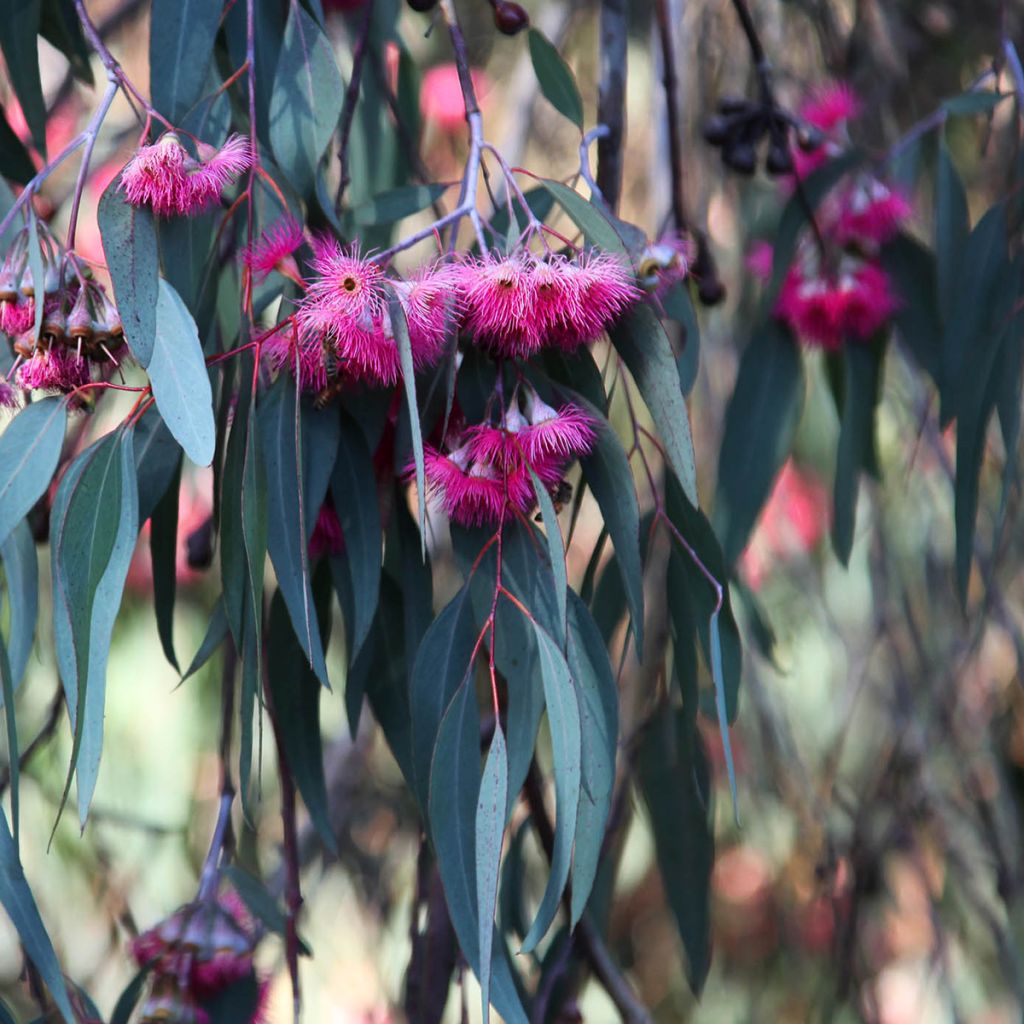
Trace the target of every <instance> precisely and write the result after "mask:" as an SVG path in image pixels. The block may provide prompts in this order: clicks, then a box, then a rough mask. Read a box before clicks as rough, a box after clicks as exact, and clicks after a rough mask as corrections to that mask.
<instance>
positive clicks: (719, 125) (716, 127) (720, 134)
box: [704, 114, 734, 146]
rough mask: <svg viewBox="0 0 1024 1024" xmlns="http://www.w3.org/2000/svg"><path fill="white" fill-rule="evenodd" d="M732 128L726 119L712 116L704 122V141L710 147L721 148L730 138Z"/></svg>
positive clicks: (716, 115)
mask: <svg viewBox="0 0 1024 1024" xmlns="http://www.w3.org/2000/svg"><path fill="white" fill-rule="evenodd" d="M733 128H734V125H733V123H732V122H731V121H730V120H729V119H728V118H726V117H722V116H721V115H720V114H713V115H712V116H711V117H709V118H708V119H707V120H706V121H705V122H704V141H705V142H707V143H708V144H710V145H712V146H721V145H723V144H724V143H725V142H726V141H728V139H729V138H730V137H731V135H732V133H733Z"/></svg>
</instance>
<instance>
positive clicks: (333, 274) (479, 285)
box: [251, 228, 687, 394]
mask: <svg viewBox="0 0 1024 1024" xmlns="http://www.w3.org/2000/svg"><path fill="white" fill-rule="evenodd" d="M301 241H302V237H301V231H293V230H289V229H286V228H279V229H275V232H273V233H272V234H271V235H268V236H265V237H264V239H262V240H260V241H259V242H258V243H257V244H256V246H254V249H253V252H254V253H256V254H258V255H259V258H258V259H257V258H256V257H255V256H254V257H252V263H251V265H252V266H253V267H254V268H255V267H257V266H258V267H259V268H260V269H262V270H265V269H266V268H268V267H272V266H276V267H277V268H278V269H280V268H281V266H282V261H284V260H286V259H290V258H291V257H290V252H293V251H294V250H295V249H296V248H298V246H299V244H301ZM673 244H675V243H673ZM680 245H681V243H680ZM667 246H668V243H666V246H663V247H661V248H659V249H658V250H657V253H655V255H654V256H653V257H652V259H653V262H651V267H650V268H649V272H650V274H652V275H654V276H655V277H658V276H659V275H668V277H670V278H672V279H678V278H679V277H680V276H682V275H683V274H685V271H686V266H687V257H686V254H685V247H682V248H674V249H672V251H671V252H669V251H668V247H667ZM649 262H650V261H649ZM655 264H657V266H655ZM311 269H312V274H311V280H310V281H309V283H308V284H307V285H306V290H305V295H304V296H303V298H302V300H301V301H300V303H299V306H298V309H297V311H296V313H295V316H294V318H293V322H288V323H286V324H285V325H284V326H283V327H282V328H281V329H280V330H279V331H278V332H277V333H276V334H275V335H273V336H272V337H271V338H269V339H267V340H266V341H265V342H264V344H263V353H264V355H265V356H266V358H267V360H268V361H269V363H270V366H271V368H272V369H273V370H275V371H277V370H282V369H287V370H289V371H290V372H291V373H293V374H295V375H296V376H297V377H298V378H299V382H300V386H301V387H303V388H304V389H305V390H307V391H312V392H316V393H320V394H324V393H330V392H331V391H332V389H333V388H334V387H335V385H336V384H337V382H338V381H360V382H363V383H365V384H369V385H371V386H385V387H387V386H392V385H394V384H396V383H397V382H398V380H399V378H400V376H401V358H400V353H399V347H398V344H397V342H396V338H395V325H394V323H393V322H392V317H393V315H395V313H396V312H397V311H398V310H400V311H401V315H402V316H403V317H404V319H405V325H406V327H407V330H408V335H409V344H410V348H411V351H412V360H413V365H414V366H415V368H416V369H417V370H419V369H423V368H425V367H429V366H432V365H434V364H436V363H437V361H438V360H439V359H440V357H441V355H442V353H443V352H444V350H445V342H446V339H447V338H448V337H449V335H450V333H451V331H452V330H453V329H461V330H464V331H465V332H466V333H467V334H468V335H470V336H471V337H472V338H473V340H474V341H475V342H476V344H478V345H479V346H480V347H482V348H484V349H486V350H487V351H489V352H491V353H493V354H494V355H496V356H498V357H501V358H509V359H526V358H529V357H530V356H533V355H535V354H537V353H538V352H540V351H541V350H542V349H545V348H549V347H555V348H559V349H562V350H563V351H572V350H574V349H576V348H578V347H579V346H580V345H585V344H588V343H590V342H593V341H595V340H596V339H597V338H599V337H600V336H601V335H602V334H603V333H604V332H605V330H606V329H607V328H608V327H609V326H610V325H611V324H612V323H614V321H615V320H616V319H618V318H619V317H620V316H621V315H622V314H623V313H624V312H625V310H626V309H628V308H629V306H630V305H632V304H633V303H634V302H636V301H637V300H638V299H639V298H640V297H641V296H642V295H643V292H642V291H641V289H640V288H638V287H637V284H636V280H635V278H634V276H633V273H632V271H631V270H630V269H629V268H627V267H626V266H625V265H624V264H623V263H621V262H620V261H619V260H618V259H616V258H614V257H612V256H609V255H607V254H599V253H593V252H583V253H580V254H577V255H575V256H574V257H572V258H569V257H566V256H563V255H558V254H552V253H549V254H547V255H544V256H537V255H534V254H533V253H531V252H529V251H527V250H520V251H518V252H515V253H513V254H511V255H508V256H496V255H492V254H488V255H486V256H483V257H481V258H477V259H474V258H470V257H466V258H463V259H461V260H458V261H455V262H450V263H445V262H439V263H433V264H429V265H427V266H424V267H421V268H419V269H418V270H416V271H415V272H414V273H412V274H411V275H410V276H409V277H407V278H405V279H399V278H395V277H392V276H390V275H389V274H387V273H386V272H385V270H384V268H383V267H382V265H381V264H380V263H379V262H376V261H374V260H373V259H368V258H364V257H362V256H360V254H359V252H358V251H357V250H355V249H343V248H342V247H341V246H339V245H338V244H337V242H335V241H333V240H325V239H316V240H314V242H313V258H312V268H311ZM659 279H660V278H659Z"/></svg>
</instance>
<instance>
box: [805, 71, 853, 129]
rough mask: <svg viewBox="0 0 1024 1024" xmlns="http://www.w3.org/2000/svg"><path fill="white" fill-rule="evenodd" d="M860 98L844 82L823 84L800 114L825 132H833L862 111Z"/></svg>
mask: <svg viewBox="0 0 1024 1024" xmlns="http://www.w3.org/2000/svg"><path fill="white" fill-rule="evenodd" d="M860 109H861V104H860V99H859V98H858V96H857V94H856V93H855V92H854V91H853V89H852V88H851V87H850V86H848V85H846V84H845V83H844V82H834V83H831V84H830V85H826V86H823V87H822V88H821V89H819V90H818V91H817V92H816V93H815V94H814V96H812V97H811V98H810V99H809V100H808V101H807V102H806V103H804V105H803V107H802V108H801V110H800V116H801V117H802V118H803V119H804V120H805V121H806V122H807V123H808V124H812V125H814V127H815V128H818V129H820V130H821V131H823V132H833V131H835V130H836V129H837V128H840V127H842V126H843V125H844V124H845V123H846V122H847V121H851V120H853V118H855V117H857V115H858V114H859V113H860Z"/></svg>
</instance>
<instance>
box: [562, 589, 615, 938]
mask: <svg viewBox="0 0 1024 1024" xmlns="http://www.w3.org/2000/svg"><path fill="white" fill-rule="evenodd" d="M567 649H568V662H569V670H570V673H571V677H572V681H573V685H574V686H575V687H576V693H577V699H578V700H579V709H580V736H581V764H582V774H583V788H582V791H581V793H580V801H579V811H578V814H577V818H576V835H575V839H574V842H573V854H572V901H571V907H570V913H571V919H570V922H569V923H570V925H571V926H572V927H575V926H576V923H577V922H578V921H579V919H580V918H581V917H582V916H583V911H584V910H585V909H586V906H587V900H588V898H589V897H590V893H591V890H592V888H593V885H594V879H595V878H596V877H597V870H598V866H599V864H600V860H601V851H602V842H603V839H604V832H605V826H606V824H607V822H608V814H609V812H610V810H611V803H612V791H613V788H614V785H615V751H616V747H617V743H618V735H619V691H618V687H617V686H616V685H615V676H614V675H613V673H612V667H611V664H610V662H609V661H608V651H607V649H606V648H605V643H604V638H603V637H602V636H601V632H600V630H598V628H597V624H596V623H595V622H594V620H593V619H592V618H591V616H590V612H588V611H587V608H586V605H585V604H584V603H583V601H582V600H580V598H579V597H578V596H577V595H576V594H574V593H572V592H570V594H569V635H568V645H567Z"/></svg>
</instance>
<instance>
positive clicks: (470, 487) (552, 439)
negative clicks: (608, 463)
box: [410, 384, 596, 526]
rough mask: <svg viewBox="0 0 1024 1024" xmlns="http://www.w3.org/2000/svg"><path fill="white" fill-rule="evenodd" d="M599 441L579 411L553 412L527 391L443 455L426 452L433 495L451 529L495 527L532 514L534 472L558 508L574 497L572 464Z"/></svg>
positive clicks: (461, 434)
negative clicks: (569, 477)
mask: <svg viewBox="0 0 1024 1024" xmlns="http://www.w3.org/2000/svg"><path fill="white" fill-rule="evenodd" d="M520 397H521V398H522V399H523V401H522V409H520ZM595 437H596V424H595V423H594V420H593V419H592V417H590V416H588V415H587V414H586V413H585V412H584V411H583V410H582V409H580V408H578V407H577V406H575V405H573V404H571V403H568V404H566V405H563V406H562V407H561V408H559V409H553V408H552V407H551V406H550V405H547V404H546V403H544V402H543V401H541V399H540V397H539V396H538V395H537V393H536V392H535V391H534V390H533V388H531V387H530V386H529V385H526V384H523V385H521V386H520V387H519V388H517V389H516V392H515V393H514V394H513V396H512V399H511V401H510V402H509V404H508V405H507V406H504V407H502V408H501V409H500V411H499V413H498V415H497V417H496V418H495V419H493V420H488V421H485V422H483V423H478V424H475V425H473V426H470V427H465V428H463V429H461V430H458V431H456V432H454V433H450V434H449V437H448V438H447V439H446V443H445V446H444V447H445V450H444V451H439V450H438V449H436V448H434V447H432V446H430V445H427V446H425V450H424V468H425V475H426V482H427V490H428V494H429V496H430V498H431V500H432V501H433V502H434V504H435V505H436V506H439V507H440V508H442V509H443V510H444V512H445V513H446V514H447V516H448V518H449V519H450V520H451V521H452V522H454V523H459V524H460V525H462V526H480V525H484V524H488V523H491V524H497V523H500V522H502V521H503V520H504V519H506V518H507V517H508V516H511V515H524V514H526V513H527V512H529V511H530V509H531V508H532V507H533V505H534V503H535V501H536V498H535V492H534V485H533V478H532V477H531V475H530V473H531V470H532V472H533V473H534V474H536V476H537V477H538V479H539V480H540V482H541V484H542V485H543V486H544V487H545V488H546V489H547V490H548V492H549V493H550V494H551V495H552V497H553V498H554V500H555V503H556V505H560V504H561V503H562V502H563V501H565V500H568V495H570V494H571V490H570V489H569V487H568V484H567V483H566V482H565V480H564V475H565V470H566V467H567V465H568V463H569V462H570V461H571V460H572V459H574V458H577V457H579V456H582V455H586V454H587V453H588V452H589V451H590V449H591V448H592V447H593V444H594V440H595ZM410 471H411V467H410Z"/></svg>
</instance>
